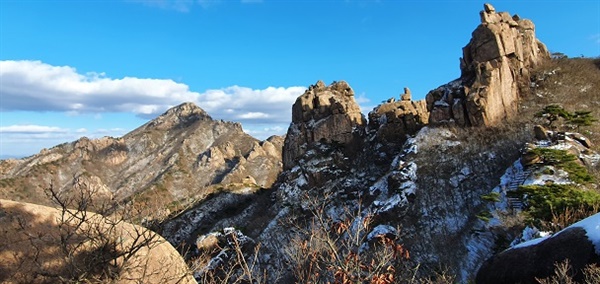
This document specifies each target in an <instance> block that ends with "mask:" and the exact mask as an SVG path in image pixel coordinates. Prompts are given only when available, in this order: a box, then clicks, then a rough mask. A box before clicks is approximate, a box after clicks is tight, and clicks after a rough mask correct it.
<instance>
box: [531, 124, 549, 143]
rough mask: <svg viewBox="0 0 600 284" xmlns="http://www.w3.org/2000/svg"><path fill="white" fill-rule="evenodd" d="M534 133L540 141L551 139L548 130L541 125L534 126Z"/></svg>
mask: <svg viewBox="0 0 600 284" xmlns="http://www.w3.org/2000/svg"><path fill="white" fill-rule="evenodd" d="M533 135H534V137H535V139H536V140H539V141H544V140H550V137H548V130H546V128H544V127H543V126H541V125H536V126H534V127H533Z"/></svg>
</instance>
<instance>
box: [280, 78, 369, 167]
mask: <svg viewBox="0 0 600 284" xmlns="http://www.w3.org/2000/svg"><path fill="white" fill-rule="evenodd" d="M365 126H366V119H365V117H364V115H363V114H362V113H361V111H360V107H359V106H358V104H357V103H356V100H355V99H354V91H353V90H352V88H351V87H350V85H348V83H346V82H344V81H339V82H334V83H332V84H331V85H330V86H325V84H324V83H323V82H322V81H318V82H317V83H316V84H315V85H312V86H310V87H309V88H308V90H306V92H304V94H302V95H301V96H300V97H298V98H297V99H296V102H295V103H294V105H293V106H292V123H291V124H290V127H289V128H288V132H287V135H286V137H285V142H284V147H283V167H284V169H290V168H292V167H293V166H294V165H296V164H297V163H296V160H297V159H298V158H299V157H301V156H302V155H303V154H304V153H305V152H306V149H307V146H309V145H311V144H313V143H315V142H325V143H336V144H338V145H342V146H343V145H353V144H354V145H355V143H353V142H356V141H358V140H360V139H358V137H357V135H360V133H362V132H364V128H365Z"/></svg>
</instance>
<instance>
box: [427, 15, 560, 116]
mask: <svg viewBox="0 0 600 284" xmlns="http://www.w3.org/2000/svg"><path fill="white" fill-rule="evenodd" d="M480 15H481V24H480V25H479V26H478V27H477V28H476V29H475V31H473V34H472V38H471V41H470V42H469V43H468V44H467V45H466V46H465V47H464V48H463V57H462V58H461V60H460V69H461V77H460V79H458V80H457V81H454V82H452V83H450V84H448V85H444V86H441V87H439V88H437V89H435V90H433V91H431V92H429V94H427V97H426V100H427V109H428V110H429V111H430V112H431V116H430V120H429V121H430V122H431V123H437V122H442V121H455V122H456V123H457V124H458V125H461V126H464V125H473V126H490V125H495V124H497V123H499V122H501V121H502V120H504V119H506V118H509V117H512V116H514V115H515V114H516V112H517V104H518V101H519V97H520V95H521V92H520V89H519V88H520V87H521V86H524V85H525V84H526V83H528V82H529V70H530V69H531V68H533V67H535V66H537V65H539V64H540V63H541V62H543V61H544V60H546V59H548V58H549V57H550V56H549V53H548V50H547V49H546V47H545V46H544V44H542V43H541V42H540V41H539V40H538V39H537V38H536V37H535V26H534V25H533V23H532V22H531V21H530V20H527V19H520V18H519V17H518V16H516V15H515V16H513V17H511V16H510V14H508V13H507V12H500V13H496V11H495V9H494V7H493V6H492V5H490V4H485V5H484V11H481V13H480Z"/></svg>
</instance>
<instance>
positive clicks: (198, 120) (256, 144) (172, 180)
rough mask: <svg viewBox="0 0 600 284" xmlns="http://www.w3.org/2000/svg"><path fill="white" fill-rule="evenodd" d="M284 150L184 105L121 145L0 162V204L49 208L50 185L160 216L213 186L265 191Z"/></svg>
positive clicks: (92, 145) (83, 142)
mask: <svg viewBox="0 0 600 284" xmlns="http://www.w3.org/2000/svg"><path fill="white" fill-rule="evenodd" d="M282 146H283V138H282V137H276V136H274V137H271V138H269V139H267V140H266V141H259V140H257V139H255V138H253V137H251V136H250V135H248V134H246V133H244V132H243V130H242V127H241V125H240V124H238V123H231V122H223V121H216V120H213V119H212V118H211V117H210V116H209V115H208V114H207V113H206V112H204V111H203V110H202V109H201V108H199V107H197V106H196V105H194V104H191V103H184V104H181V105H179V106H176V107H174V108H172V109H169V110H168V111H166V112H165V113H164V114H163V115H161V116H159V117H157V118H156V119H154V120H152V121H150V122H148V123H146V124H145V125H143V126H141V127H139V128H137V129H135V130H133V131H132V132H130V133H128V134H126V135H125V136H123V137H121V138H113V137H104V138H100V139H88V138H85V137H84V138H81V139H79V140H77V141H75V142H72V143H65V144H62V145H58V146H56V147H53V148H51V149H47V150H42V151H41V152H40V153H39V154H37V155H34V156H31V157H28V158H25V159H21V160H7V161H0V178H1V179H2V181H3V182H2V183H0V197H5V198H11V199H17V200H26V201H30V202H35V203H39V204H49V203H48V199H47V198H46V195H45V193H44V192H45V189H48V188H49V187H50V186H53V187H54V188H55V189H60V190H61V191H65V190H66V191H68V190H70V189H71V188H72V187H73V186H79V187H82V186H83V187H85V188H88V190H94V191H96V192H98V193H101V197H103V198H104V199H105V200H109V201H111V202H115V201H117V202H118V201H123V200H133V201H135V202H137V203H140V205H146V207H153V206H154V207H155V208H160V210H154V211H155V212H153V213H156V214H161V215H165V214H169V211H168V210H167V209H166V208H167V206H166V205H168V204H171V203H178V204H182V205H183V204H184V203H186V202H189V201H191V200H197V199H201V198H203V196H205V195H206V194H208V193H210V192H211V190H212V189H211V188H212V187H214V186H215V185H218V184H227V183H243V182H247V181H252V180H253V181H254V182H255V183H256V186H258V187H270V186H271V185H272V183H273V182H274V181H275V180H276V178H277V175H278V174H279V172H280V171H281V165H282V163H281V148H282ZM171 208H172V207H171ZM163 211H164V212H163Z"/></svg>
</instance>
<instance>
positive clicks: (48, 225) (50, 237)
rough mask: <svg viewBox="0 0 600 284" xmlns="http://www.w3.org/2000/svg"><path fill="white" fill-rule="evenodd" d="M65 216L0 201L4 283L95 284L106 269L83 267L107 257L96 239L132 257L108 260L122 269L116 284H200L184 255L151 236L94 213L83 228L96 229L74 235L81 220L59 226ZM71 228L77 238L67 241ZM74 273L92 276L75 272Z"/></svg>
mask: <svg viewBox="0 0 600 284" xmlns="http://www.w3.org/2000/svg"><path fill="white" fill-rule="evenodd" d="M61 216H62V211H61V210H60V209H58V208H53V207H46V206H41V205H37V204H31V203H23V202H15V201H11V200H2V199H0V225H1V226H2V230H0V248H2V249H1V250H0V282H2V283H57V282H64V281H69V280H72V281H75V282H77V281H85V280H96V279H94V278H93V277H95V276H98V275H94V273H95V271H104V270H103V269H107V267H98V266H95V267H84V265H85V261H94V260H93V259H92V260H90V259H87V260H86V259H85V258H84V257H85V256H86V253H89V254H91V255H92V256H93V257H96V258H97V259H100V258H101V257H108V255H106V254H107V253H108V251H105V250H102V248H94V245H97V244H95V243H94V242H92V239H93V240H94V241H97V242H98V241H99V240H100V237H99V236H102V240H106V239H114V240H119V243H118V244H116V245H115V248H116V249H117V251H116V252H115V254H116V253H121V252H124V251H129V252H131V253H132V254H131V255H125V254H124V255H122V256H120V257H117V258H115V259H114V260H113V259H106V261H107V262H106V263H104V264H105V265H107V266H109V265H110V264H112V263H119V265H121V267H122V268H124V269H123V270H115V271H114V272H116V273H119V276H118V277H117V279H116V282H115V283H196V281H194V278H193V277H192V274H191V272H190V270H189V268H188V266H187V264H186V263H185V261H184V260H183V258H182V257H181V255H180V254H179V253H178V252H177V251H176V250H175V248H173V247H172V246H171V245H170V244H169V243H168V242H167V241H165V240H164V239H163V238H162V237H160V236H158V235H156V233H154V232H152V231H149V230H147V229H144V228H141V227H139V226H135V225H132V224H130V223H126V222H118V223H115V222H114V220H113V221H105V220H108V219H106V218H104V217H102V216H100V215H97V214H94V213H91V212H87V215H85V218H86V219H85V220H86V221H85V222H84V226H81V227H80V228H87V227H89V228H92V229H80V230H74V229H72V228H73V226H75V225H74V224H75V223H76V221H78V219H67V221H65V222H63V223H60V221H59V220H61ZM66 216H67V217H69V215H66ZM77 216H79V217H81V216H83V215H77ZM59 225H60V226H59ZM67 228H71V230H72V231H70V232H72V233H74V234H73V235H71V236H69V235H68V233H67V232H69V231H68V230H69V229H67ZM61 237H62V238H61ZM61 240H62V245H61ZM145 240H148V242H147V243H146V244H147V245H145V244H144V245H139V244H143V242H144V241H145ZM65 246H66V247H67V248H70V249H71V250H69V251H70V252H72V254H69V255H65V254H64V253H65V252H64V251H63V250H62V249H61V248H63V247H65ZM75 248H77V249H75ZM132 248H136V250H132ZM104 249H109V248H104ZM87 250H91V251H89V252H88V251H87ZM121 250H122V251H121ZM103 253H104V254H103ZM71 258H74V259H75V263H74V264H73V263H71V262H70V261H73V260H72V259H71ZM125 258H127V259H125ZM95 261H96V262H90V263H96V264H97V265H101V264H102V262H100V261H99V260H95ZM108 261H110V262H108ZM113 261H114V262H113ZM167 264H168V265H167ZM75 267H77V268H78V269H83V268H87V269H89V270H87V271H85V270H82V271H77V270H73V269H74V268H75ZM94 269H95V271H94ZM73 273H80V274H81V275H80V276H81V277H84V278H82V279H78V278H71V277H73V276H74V274H73ZM75 276H77V275H75ZM100 276H102V275H100ZM101 279H102V278H100V279H98V280H101ZM104 280H105V281H108V279H104ZM92 282H94V281H92ZM109 282H112V281H109Z"/></svg>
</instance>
